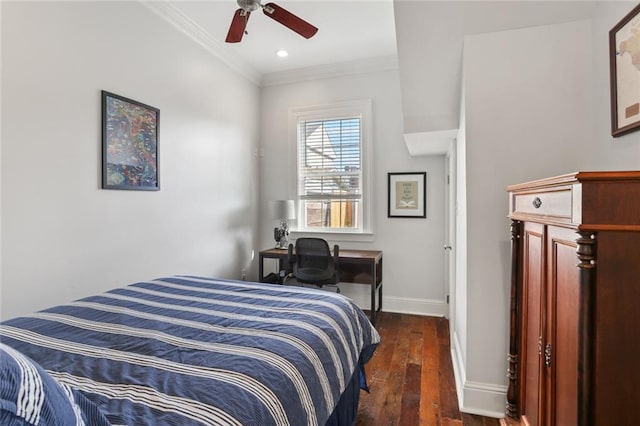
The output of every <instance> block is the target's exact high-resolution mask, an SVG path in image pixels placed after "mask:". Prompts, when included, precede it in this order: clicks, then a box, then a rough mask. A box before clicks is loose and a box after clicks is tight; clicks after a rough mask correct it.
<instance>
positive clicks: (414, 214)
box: [387, 172, 427, 218]
mask: <svg viewBox="0 0 640 426" xmlns="http://www.w3.org/2000/svg"><path fill="white" fill-rule="evenodd" d="M387 194H388V197H387V199H388V201H387V204H388V210H387V217H407V218H426V217H427V205H426V199H427V173H426V172H415V173H388V193H387Z"/></svg>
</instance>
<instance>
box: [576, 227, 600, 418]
mask: <svg viewBox="0 0 640 426" xmlns="http://www.w3.org/2000/svg"><path fill="white" fill-rule="evenodd" d="M578 234H579V235H580V237H579V238H578V239H577V240H576V242H577V244H578V247H577V249H576V252H577V256H578V265H577V266H578V268H579V269H580V293H581V296H580V300H581V303H580V318H579V324H580V325H579V327H580V328H579V336H578V339H579V342H580V347H579V354H578V356H579V362H578V372H579V374H578V425H580V426H591V425H593V422H594V415H593V407H594V395H593V389H594V386H593V385H594V383H593V379H594V377H593V372H594V371H593V368H594V367H593V366H594V364H593V362H594V359H593V354H594V339H595V335H594V330H595V328H594V308H595V306H594V300H595V283H596V268H597V263H596V259H597V256H596V255H597V238H596V237H597V233H595V232H592V231H578Z"/></svg>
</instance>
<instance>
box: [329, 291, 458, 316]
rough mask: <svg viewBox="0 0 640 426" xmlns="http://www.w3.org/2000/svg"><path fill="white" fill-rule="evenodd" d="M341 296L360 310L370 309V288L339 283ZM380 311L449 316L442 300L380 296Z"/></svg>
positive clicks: (447, 306) (445, 304) (446, 306)
mask: <svg viewBox="0 0 640 426" xmlns="http://www.w3.org/2000/svg"><path fill="white" fill-rule="evenodd" d="M340 290H341V291H342V294H344V295H345V296H347V297H350V298H352V299H353V301H354V302H356V305H358V307H360V309H371V287H370V286H368V285H362V284H353V283H340ZM382 310H383V311H385V312H396V313H399V314H414V315H425V316H434V317H443V316H447V315H448V314H449V305H447V303H446V302H444V301H442V300H431V299H416V298H408V297H393V296H385V295H384V294H383V296H382Z"/></svg>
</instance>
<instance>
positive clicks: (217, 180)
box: [1, 2, 259, 318]
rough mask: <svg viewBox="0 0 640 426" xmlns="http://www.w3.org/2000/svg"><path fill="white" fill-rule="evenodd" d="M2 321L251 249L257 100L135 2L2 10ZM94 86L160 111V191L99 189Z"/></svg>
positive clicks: (230, 265) (206, 268)
mask: <svg viewBox="0 0 640 426" xmlns="http://www.w3.org/2000/svg"><path fill="white" fill-rule="evenodd" d="M2 67H3V68H2V123H3V124H2V159H1V160H2V163H1V164H2V168H1V170H2V180H1V184H2V187H1V190H2V224H1V225H2V231H3V232H2V317H3V318H9V317H12V316H15V315H18V314H24V313H28V312H30V311H33V310H36V309H40V308H44V307H47V306H51V305H55V304H59V303H63V302H66V301H69V300H71V299H75V298H78V297H81V296H85V295H89V294H94V293H97V292H99V291H103V290H106V289H109V288H112V287H116V286H121V285H125V284H129V283H131V282H134V281H136V280H144V279H151V278H155V277H158V276H162V275H167V274H180V273H183V274H201V275H212V276H213V275H215V276H222V277H229V278H239V277H240V271H241V268H242V267H244V266H245V265H246V264H247V263H248V262H250V256H251V250H252V249H253V248H254V246H256V244H255V238H256V231H255V230H256V229H257V223H256V220H257V208H256V205H257V191H258V188H257V167H258V164H257V160H256V159H255V158H254V157H253V150H254V148H255V147H256V146H257V143H256V141H257V122H258V104H259V100H258V98H259V91H258V89H257V88H256V87H255V86H254V85H252V84H250V83H248V82H247V81H245V80H243V79H241V78H240V77H238V76H236V75H235V74H234V73H233V72H231V71H229V70H228V68H227V67H226V66H224V65H222V64H221V63H220V62H219V61H218V60H217V59H215V58H213V56H211V55H210V54H209V53H207V52H206V51H205V50H203V49H202V48H200V47H199V46H197V45H196V44H195V43H193V42H192V41H191V40H190V39H189V38H187V37H186V36H184V35H182V34H180V33H179V32H178V31H177V30H175V29H174V28H173V27H171V26H170V25H169V24H167V23H166V22H164V21H163V20H162V19H160V18H159V17H157V16H156V15H155V14H153V13H152V12H151V11H149V10H148V9H147V8H145V7H143V6H142V5H141V4H140V3H137V2H117V3H113V2H86V3H85V2H82V3H80V2H44V3H32V2H16V3H6V2H3V4H2ZM100 90H108V91H111V92H114V93H117V94H120V95H123V96H126V97H129V98H132V99H135V100H138V101H141V102H144V103H147V104H150V105H153V106H155V107H158V108H159V109H160V132H159V135H160V141H159V152H160V154H159V159H160V167H159V170H160V186H161V190H160V191H159V192H140V191H114V190H102V189H100V174H101V139H100V137H101V136H100V135H101V132H100V129H101V104H100Z"/></svg>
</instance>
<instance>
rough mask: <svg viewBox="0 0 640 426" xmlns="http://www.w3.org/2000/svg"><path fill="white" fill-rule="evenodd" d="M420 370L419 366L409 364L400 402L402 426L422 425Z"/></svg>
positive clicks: (400, 422)
mask: <svg viewBox="0 0 640 426" xmlns="http://www.w3.org/2000/svg"><path fill="white" fill-rule="evenodd" d="M420 370H421V366H420V365H419V364H413V363H408V364H407V368H406V370H405V375H404V386H403V387H402V399H401V402H400V404H401V407H400V408H401V411H400V421H399V423H398V424H400V425H417V424H420V378H421V374H420Z"/></svg>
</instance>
